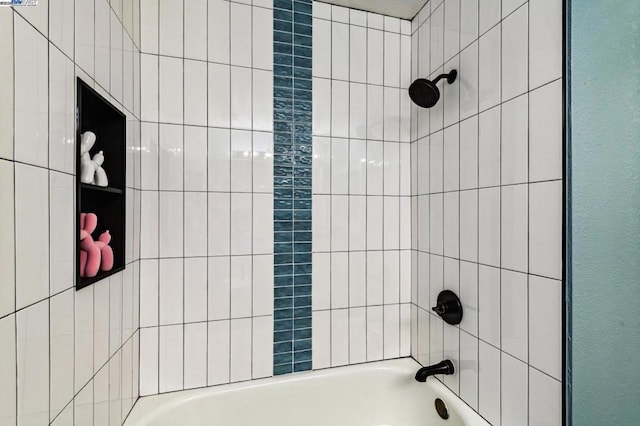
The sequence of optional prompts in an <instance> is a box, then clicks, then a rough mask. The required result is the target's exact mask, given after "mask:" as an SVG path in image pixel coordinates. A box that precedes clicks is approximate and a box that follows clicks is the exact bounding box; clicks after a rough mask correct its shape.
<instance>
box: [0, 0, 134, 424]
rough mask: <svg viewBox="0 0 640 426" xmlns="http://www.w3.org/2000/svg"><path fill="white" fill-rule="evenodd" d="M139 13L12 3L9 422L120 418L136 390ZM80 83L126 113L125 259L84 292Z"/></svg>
mask: <svg viewBox="0 0 640 426" xmlns="http://www.w3.org/2000/svg"><path fill="white" fill-rule="evenodd" d="M138 12H139V5H138V2H137V1H131V0H128V1H127V0H125V1H115V0H113V1H111V3H109V2H107V1H106V0H95V2H94V1H93V0H89V1H87V0H76V1H75V2H74V1H73V0H66V1H50V2H47V1H40V2H39V5H38V6H37V7H30V8H27V7H16V8H15V9H14V8H9V7H2V8H0V57H1V58H2V60H1V61H0V75H2V83H0V129H1V130H0V200H1V201H0V217H1V218H2V220H1V221H0V424H2V425H15V424H21V425H23V424H24V425H46V424H49V423H52V424H55V425H56V426H62V425H74V424H75V425H82V426H85V425H94V424H95V425H120V424H121V423H122V421H123V419H124V418H125V417H126V415H127V414H128V413H129V411H130V409H131V407H132V406H133V404H134V402H135V401H136V399H137V396H138V347H139V346H138V345H139V340H138V337H139V335H138V305H139V298H138V296H139V292H138V290H139V261H138V259H139V255H138V252H139V241H140V240H139V223H140V209H139V199H140V192H139V190H138V189H139V183H140V174H139V172H140V168H139V157H138V155H137V151H138V145H139V120H138V117H139V111H140V102H139V101H140V90H139V89H140V87H139V84H138V83H139V81H140V77H139V75H140V74H139V70H140V68H139V65H140V61H139V59H140V55H139V49H138V46H139V34H140V33H139V27H138V24H137V23H138V22H139V16H138ZM76 77H81V78H82V79H83V80H84V81H85V82H86V83H88V84H89V85H90V86H91V87H94V88H95V89H96V90H97V91H98V92H99V93H101V94H102V95H103V96H105V97H106V98H107V99H109V100H110V101H111V102H112V103H113V104H114V105H116V106H117V107H118V108H119V109H120V110H121V111H123V113H124V114H125V115H126V117H127V182H126V186H127V189H126V197H127V212H126V221H127V239H126V255H125V258H126V264H127V266H126V269H125V270H124V271H123V272H120V273H118V274H115V275H113V276H111V277H110V278H108V279H105V280H103V281H100V282H99V283H97V284H94V285H92V286H89V287H86V288H84V289H82V290H80V291H77V292H76V290H75V288H74V279H75V277H74V243H75V242H74V235H75V231H74V216H75V209H74V196H75V195H74V194H75V189H74V188H75V170H74V169H75V136H76V135H75V104H76V96H75V93H76V90H75V88H76ZM99 137H100V135H98V138H99ZM106 161H109V159H108V158H107V159H106Z"/></svg>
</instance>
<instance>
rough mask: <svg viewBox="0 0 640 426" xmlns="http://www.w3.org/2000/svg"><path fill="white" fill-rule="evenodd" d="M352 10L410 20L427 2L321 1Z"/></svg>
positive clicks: (422, 0)
mask: <svg viewBox="0 0 640 426" xmlns="http://www.w3.org/2000/svg"><path fill="white" fill-rule="evenodd" d="M321 1H322V2H324V3H331V4H337V5H339V6H345V7H350V8H353V9H360V10H366V11H368V12H375V13H380V14H382V15H387V16H395V17H396V18H402V19H412V18H413V17H414V16H416V14H417V13H418V12H419V11H420V9H422V6H424V5H425V4H426V3H427V1H428V0H321Z"/></svg>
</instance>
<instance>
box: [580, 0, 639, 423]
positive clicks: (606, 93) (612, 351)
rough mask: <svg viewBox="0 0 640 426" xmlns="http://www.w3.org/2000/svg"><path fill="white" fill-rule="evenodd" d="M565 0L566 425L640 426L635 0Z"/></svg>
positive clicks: (637, 81)
mask: <svg viewBox="0 0 640 426" xmlns="http://www.w3.org/2000/svg"><path fill="white" fill-rule="evenodd" d="M571 3H572V4H571V6H570V19H571V24H570V40H571V42H570V60H569V64H570V80H571V83H570V90H571V94H570V96H569V98H568V99H569V101H570V108H571V112H570V127H571V134H570V144H571V147H570V151H571V160H570V164H569V165H570V176H571V202H570V207H571V222H572V225H571V234H572V237H571V239H570V243H571V245H572V249H571V250H570V259H571V260H570V262H571V264H570V267H571V271H572V272H571V275H572V280H571V291H572V293H573V294H572V301H571V302H572V309H571V315H572V321H573V330H572V356H573V362H572V369H573V380H572V387H573V397H572V411H573V424H574V425H576V426H582V425H594V426H600V425H640V1H639V0H573V1H572V2H571Z"/></svg>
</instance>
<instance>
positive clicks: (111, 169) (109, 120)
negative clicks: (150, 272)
mask: <svg viewBox="0 0 640 426" xmlns="http://www.w3.org/2000/svg"><path fill="white" fill-rule="evenodd" d="M77 87H78V90H77V114H78V117H77V118H78V121H77V129H76V222H75V223H76V267H75V269H76V271H75V276H76V290H80V289H81V288H83V287H86V286H88V285H90V284H93V283H95V282H97V281H100V280H101V279H103V278H106V277H108V276H110V275H113V274H115V273H116V272H119V271H122V270H123V269H124V268H125V258H124V252H125V229H126V228H125V214H126V213H125V212H126V210H125V184H126V146H127V145H126V117H125V116H124V114H122V113H121V112H120V111H119V110H118V109H117V108H116V107H114V106H113V105H112V104H111V103H110V102H109V101H107V100H106V99H105V98H103V97H102V96H100V95H99V94H98V93H97V92H96V91H95V90H93V89H92V88H91V87H90V86H88V85H87V84H86V83H85V82H84V81H82V80H81V79H80V78H78V86H77ZM86 131H92V132H94V133H95V134H96V143H95V144H94V146H93V148H91V151H90V155H91V157H93V155H94V154H96V153H97V152H98V151H103V152H104V158H105V160H104V163H103V164H102V167H103V168H104V170H105V172H106V174H107V178H108V179H109V186H108V187H100V186H96V185H92V184H85V183H82V182H81V180H80V175H81V173H80V170H81V168H80V140H81V135H82V133H84V132H86ZM80 213H95V214H96V215H97V216H98V227H97V228H96V230H95V231H94V232H93V233H92V236H93V238H94V239H95V240H97V239H98V236H99V235H100V234H102V233H103V232H104V231H106V230H109V233H110V234H111V242H110V243H109V245H110V246H111V248H112V250H113V258H114V259H113V268H112V269H111V270H110V271H98V274H97V275H96V276H95V277H81V276H80Z"/></svg>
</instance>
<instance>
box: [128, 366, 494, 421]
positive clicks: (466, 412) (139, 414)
mask: <svg viewBox="0 0 640 426" xmlns="http://www.w3.org/2000/svg"><path fill="white" fill-rule="evenodd" d="M420 367H422V365H421V364H420V363H418V362H417V361H416V360H415V359H413V358H412V357H403V358H395V359H390V360H380V361H372V362H363V363H360V364H351V365H344V366H339V367H328V368H323V369H318V370H311V371H304V372H300V373H293V374H285V375H281V376H270V377H264V378H260V379H252V380H244V381H240V382H233V383H224V384H220V385H211V386H202V387H198V388H192V389H185V390H176V391H170V392H164V393H160V394H154V395H146V396H141V397H139V398H138V400H137V401H136V402H135V404H134V405H133V408H132V409H131V411H130V412H129V415H128V416H127V418H126V420H125V422H124V423H123V426H137V425H138V424H140V422H142V421H147V420H150V419H152V418H153V417H155V416H157V414H158V411H166V410H169V409H171V408H172V407H175V406H178V405H179V404H182V403H184V402H187V401H189V400H192V399H199V398H204V397H206V396H212V395H217V394H223V393H229V392H234V391H238V390H242V389H255V388H261V387H265V386H269V385H272V384H279V383H296V382H300V381H304V380H308V379H309V378H313V377H331V376H338V375H342V374H345V373H346V372H357V371H367V370H386V371H393V372H396V373H400V374H411V375H413V374H415V371H417V370H418V369H419V368H420ZM456 374H457V373H456ZM423 385H424V386H429V387H430V388H431V389H432V390H433V392H434V393H435V394H436V397H439V398H442V399H443V400H444V401H445V403H446V405H447V407H449V409H451V410H453V411H455V412H457V413H458V414H459V415H460V417H462V418H463V419H464V420H465V421H472V423H471V424H470V425H469V426H491V425H490V423H489V422H488V421H487V420H486V419H484V418H483V417H482V416H481V415H480V414H479V413H478V412H477V411H475V410H474V409H473V408H472V407H471V406H469V405H468V404H467V403H466V402H465V401H464V400H462V399H461V398H460V397H459V396H458V395H456V394H455V393H454V392H453V391H451V389H449V388H448V387H446V386H445V385H444V384H443V383H442V382H441V381H440V380H438V379H437V378H436V377H433V376H432V377H428V378H427V382H426V383H424V384H423Z"/></svg>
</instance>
